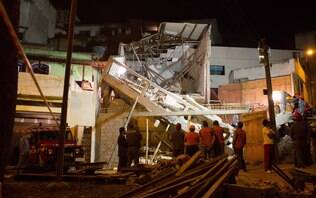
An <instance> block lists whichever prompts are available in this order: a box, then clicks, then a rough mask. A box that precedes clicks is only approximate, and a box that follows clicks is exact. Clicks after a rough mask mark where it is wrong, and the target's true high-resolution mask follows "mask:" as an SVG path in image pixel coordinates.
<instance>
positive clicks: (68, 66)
mask: <svg viewBox="0 0 316 198" xmlns="http://www.w3.org/2000/svg"><path fill="white" fill-rule="evenodd" d="M76 11H77V0H72V1H71V7H70V15H69V25H68V48H67V59H66V68H65V79H64V92H63V104H62V110H61V121H60V132H59V147H58V155H57V156H58V158H57V168H56V177H57V180H58V181H61V180H62V176H63V171H64V147H65V145H64V144H65V133H66V127H67V126H66V121H67V109H68V92H69V79H70V69H71V58H72V50H73V40H74V25H75V19H76Z"/></svg>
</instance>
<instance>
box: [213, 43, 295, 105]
mask: <svg viewBox="0 0 316 198" xmlns="http://www.w3.org/2000/svg"><path fill="white" fill-rule="evenodd" d="M297 52H299V51H297V50H277V49H272V50H271V53H270V63H271V64H276V63H283V62H286V61H288V60H289V59H291V58H293V55H294V54H295V53H297ZM209 62H210V81H211V82H210V86H211V90H212V95H213V94H215V95H216V94H217V93H218V87H219V85H224V84H228V83H232V82H233V80H234V78H235V79H236V77H234V76H233V73H234V71H235V70H240V69H245V68H251V67H257V66H262V64H261V63H259V54H258V50H257V48H241V47H220V46H212V47H211V56H210V59H209ZM247 75H249V74H247ZM212 98H213V99H214V97H212Z"/></svg>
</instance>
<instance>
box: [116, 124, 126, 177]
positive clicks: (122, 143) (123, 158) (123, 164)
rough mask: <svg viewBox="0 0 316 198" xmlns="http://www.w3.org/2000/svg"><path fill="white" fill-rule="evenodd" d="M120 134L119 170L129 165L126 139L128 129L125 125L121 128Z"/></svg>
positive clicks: (118, 141) (118, 139)
mask: <svg viewBox="0 0 316 198" xmlns="http://www.w3.org/2000/svg"><path fill="white" fill-rule="evenodd" d="M119 132H120V135H119V136H118V138H117V145H118V156H119V164H118V171H120V170H121V169H122V168H124V167H127V141H126V137H125V135H126V131H125V128H124V127H121V128H120V129H119Z"/></svg>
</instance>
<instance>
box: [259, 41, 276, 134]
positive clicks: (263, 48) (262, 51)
mask: <svg viewBox="0 0 316 198" xmlns="http://www.w3.org/2000/svg"><path fill="white" fill-rule="evenodd" d="M258 51H259V59H260V63H263V64H264V69H265V73H266V83H267V95H268V108H269V117H270V122H271V127H272V129H273V130H274V131H276V123H275V113H274V103H273V99H272V82H271V74H270V62H269V45H268V44H267V41H266V39H265V38H263V39H260V41H259V44H258Z"/></svg>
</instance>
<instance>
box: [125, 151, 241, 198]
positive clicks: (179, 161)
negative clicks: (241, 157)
mask: <svg viewBox="0 0 316 198" xmlns="http://www.w3.org/2000/svg"><path fill="white" fill-rule="evenodd" d="M202 157H203V156H202V152H201V151H199V152H197V153H196V154H195V155H193V156H192V157H191V158H189V157H186V156H184V155H183V156H179V157H178V158H176V159H175V160H172V161H169V162H166V161H165V162H163V163H160V164H159V165H158V166H157V168H156V169H154V170H153V171H152V172H151V173H150V175H147V179H146V180H147V181H146V182H144V183H143V184H141V185H140V186H138V187H136V188H134V189H132V190H131V191H128V192H126V193H125V194H123V195H121V196H120V197H121V198H123V197H212V196H214V195H215V193H217V192H218V190H219V189H220V187H221V186H222V185H223V184H224V183H225V182H233V183H234V182H235V175H236V173H237V172H238V166H237V159H236V157H227V155H223V156H219V157H216V158H214V159H212V160H210V161H207V160H204V159H203V158H202ZM141 177H143V178H144V177H145V176H141Z"/></svg>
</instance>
